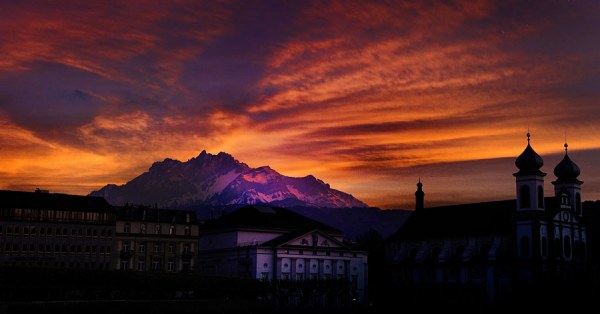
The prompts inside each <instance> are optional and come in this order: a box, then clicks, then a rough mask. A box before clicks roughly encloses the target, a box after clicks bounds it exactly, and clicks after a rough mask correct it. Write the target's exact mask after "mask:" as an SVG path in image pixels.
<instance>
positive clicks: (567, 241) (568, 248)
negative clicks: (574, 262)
mask: <svg viewBox="0 0 600 314" xmlns="http://www.w3.org/2000/svg"><path fill="white" fill-rule="evenodd" d="M563 242H564V244H563V245H564V250H565V258H570V257H571V237H569V236H565V238H564V239H563Z"/></svg>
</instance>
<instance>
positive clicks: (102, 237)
mask: <svg viewBox="0 0 600 314" xmlns="http://www.w3.org/2000/svg"><path fill="white" fill-rule="evenodd" d="M114 232H115V212H114V209H113V207H112V206H110V205H109V204H108V203H107V202H106V201H105V200H104V198H101V197H89V196H77V195H66V194H55V193H48V192H47V191H41V190H37V191H36V192H17V191H0V265H2V266H21V267H52V268H82V269H110V268H111V267H112V253H113V251H114V250H113V235H114Z"/></svg>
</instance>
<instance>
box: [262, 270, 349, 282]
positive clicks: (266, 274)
mask: <svg viewBox="0 0 600 314" xmlns="http://www.w3.org/2000/svg"><path fill="white" fill-rule="evenodd" d="M260 275H261V280H264V281H268V280H269V272H262V273H261V274H260ZM295 275H296V276H295V278H294V279H295V280H296V281H302V280H305V276H304V274H301V273H298V274H295ZM321 277H322V279H325V280H330V279H333V278H336V279H345V278H346V276H345V275H343V274H338V275H335V276H332V275H329V274H326V275H323V276H321ZM308 278H309V279H310V280H318V279H319V275H318V274H310V276H309V277H308ZM291 279H292V277H291V276H290V274H288V273H283V274H281V280H291ZM351 280H352V282H357V281H358V276H356V275H353V276H352V279H351Z"/></svg>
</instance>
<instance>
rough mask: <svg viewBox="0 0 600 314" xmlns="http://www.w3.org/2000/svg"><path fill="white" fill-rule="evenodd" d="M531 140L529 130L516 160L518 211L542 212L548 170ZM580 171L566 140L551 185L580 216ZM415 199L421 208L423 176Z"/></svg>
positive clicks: (564, 205) (417, 205) (562, 205)
mask: <svg viewBox="0 0 600 314" xmlns="http://www.w3.org/2000/svg"><path fill="white" fill-rule="evenodd" d="M530 141H531V134H529V133H527V147H526V148H525V150H524V151H523V153H521V155H519V157H517V160H516V161H515V165H516V166H517V168H519V171H518V172H516V173H514V174H513V175H514V176H515V177H516V179H517V211H518V212H522V211H532V210H533V211H543V210H544V209H545V204H544V202H545V201H544V177H545V176H546V173H544V172H542V171H541V170H540V169H541V168H542V166H543V165H544V161H543V159H542V157H540V155H538V154H537V153H536V152H535V151H534V150H533V148H532V147H531V144H530ZM580 173H581V171H580V170H579V167H578V166H577V164H575V163H574V162H573V161H572V160H571V158H569V154H568V145H567V144H566V143H565V156H564V157H563V159H562V160H561V162H559V163H558V165H556V167H555V168H554V175H555V176H556V181H552V184H553V185H554V193H555V196H556V197H557V198H559V199H560V202H561V207H563V208H570V209H571V210H572V212H573V213H574V214H576V215H578V216H581V184H582V183H583V181H580V180H579V179H577V177H578V176H579V174H580ZM415 198H416V204H415V205H416V209H417V210H418V209H422V208H423V207H424V198H425V193H424V192H423V184H422V183H421V180H420V179H419V183H417V191H416V192H415Z"/></svg>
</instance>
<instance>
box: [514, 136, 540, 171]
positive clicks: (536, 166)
mask: <svg viewBox="0 0 600 314" xmlns="http://www.w3.org/2000/svg"><path fill="white" fill-rule="evenodd" d="M530 137H531V134H529V133H527V147H525V150H524V151H523V152H522V153H521V155H519V157H517V160H515V166H517V168H519V172H517V173H515V174H514V175H515V176H517V175H540V176H545V175H546V174H545V173H543V172H541V171H540V168H542V166H543V165H544V160H543V159H542V157H540V155H538V154H537V153H536V152H535V151H534V150H533V148H532V147H531V145H530V143H529V142H530Z"/></svg>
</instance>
